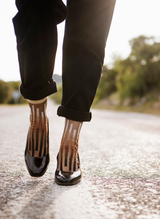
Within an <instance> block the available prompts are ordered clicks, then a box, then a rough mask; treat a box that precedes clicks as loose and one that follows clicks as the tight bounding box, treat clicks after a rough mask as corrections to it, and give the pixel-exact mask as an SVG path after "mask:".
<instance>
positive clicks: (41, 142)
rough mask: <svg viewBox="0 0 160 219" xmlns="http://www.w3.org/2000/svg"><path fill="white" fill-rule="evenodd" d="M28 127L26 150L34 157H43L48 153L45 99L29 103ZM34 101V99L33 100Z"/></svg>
mask: <svg viewBox="0 0 160 219" xmlns="http://www.w3.org/2000/svg"><path fill="white" fill-rule="evenodd" d="M28 102H29V106H30V108H31V115H30V127H29V132H28V141H27V144H28V152H29V154H30V155H31V156H34V157H43V156H45V155H46V154H47V153H48V147H49V139H48V131H49V130H48V118H47V114H46V109H47V99H45V101H44V102H41V103H39V102H38V103H34V104H33V103H31V102H30V101H28ZM34 102H36V101H34Z"/></svg>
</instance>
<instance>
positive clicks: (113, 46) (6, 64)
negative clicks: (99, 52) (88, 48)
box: [0, 0, 160, 81]
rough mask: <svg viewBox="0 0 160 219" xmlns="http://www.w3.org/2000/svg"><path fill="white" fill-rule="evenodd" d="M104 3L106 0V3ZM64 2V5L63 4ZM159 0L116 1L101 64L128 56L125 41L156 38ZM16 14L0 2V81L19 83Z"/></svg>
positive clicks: (8, 1)
mask: <svg viewBox="0 0 160 219" xmlns="http://www.w3.org/2000/svg"><path fill="white" fill-rule="evenodd" d="M106 1H107V0H106ZM64 2H65V1H64ZM159 9H160V0H117V2H116V6H115V11H114V15H113V20H112V24H111V28H110V33H109V36H108V40H107V44H106V48H105V54H106V55H105V59H104V64H107V65H110V64H111V63H112V62H113V57H115V55H116V56H121V57H122V58H126V57H127V56H128V55H129V53H130V46H129V40H131V39H132V38H134V37H138V36H139V35H145V36H155V37H157V38H158V39H159V38H160V30H159V21H160V13H159ZM16 13H17V8H16V6H15V0H0V79H2V80H4V81H12V80H15V81H16V80H20V73H19V65H18V58H17V50H16V38H15V34H14V29H13V24H12V18H13V17H14V16H15V14H16ZM64 24H65V22H63V23H61V24H59V25H58V49H57V54H56V61H55V69H54V73H56V74H60V75H61V74H62V70H61V69H62V64H61V63H62V42H63V36H64Z"/></svg>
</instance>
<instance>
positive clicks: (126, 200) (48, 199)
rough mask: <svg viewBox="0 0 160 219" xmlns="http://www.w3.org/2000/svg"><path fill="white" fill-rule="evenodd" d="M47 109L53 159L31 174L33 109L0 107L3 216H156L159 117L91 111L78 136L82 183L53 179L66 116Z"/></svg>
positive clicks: (51, 106)
mask: <svg viewBox="0 0 160 219" xmlns="http://www.w3.org/2000/svg"><path fill="white" fill-rule="evenodd" d="M56 108H57V106H55V105H54V104H53V103H51V102H49V104H48V116H49V120H50V157H51V162H50V165H49V168H48V170H47V172H46V174H45V175H44V176H43V177H41V178H32V177H30V176H29V174H28V172H27V170H26V167H25V164H24V148H25V144H26V135H27V131H28V126H29V108H28V106H12V107H7V106H0V219H5V218H9V219H10V218H26V219H27V218H37V219H39V218H41V219H42V218H47V219H49V218H53V219H81V218H83V219H94V218H96V219H99V218H106V219H108V218H109V219H110V218H113V219H123V218H135V219H159V218H160V117H159V116H152V115H147V114H140V113H122V112H113V111H105V110H93V119H92V121H91V122H90V123H84V124H83V127H82V131H81V134H80V148H79V153H80V158H81V167H82V171H83V179H82V181H81V183H79V184H77V185H75V186H71V187H62V186H58V185H56V184H55V182H54V171H55V168H56V155H57V152H58V149H59V145H60V141H61V135H62V132H63V126H64V119H63V118H60V117H58V116H57V115H56Z"/></svg>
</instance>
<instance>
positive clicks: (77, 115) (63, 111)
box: [57, 106, 92, 122]
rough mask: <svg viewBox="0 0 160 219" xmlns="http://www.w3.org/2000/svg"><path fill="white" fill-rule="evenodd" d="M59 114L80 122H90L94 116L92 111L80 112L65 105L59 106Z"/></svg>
mask: <svg viewBox="0 0 160 219" xmlns="http://www.w3.org/2000/svg"><path fill="white" fill-rule="evenodd" d="M57 115H58V116H62V117H65V118H67V119H71V120H74V121H79V122H89V121H90V120H91V118H92V113H91V112H80V111H76V110H72V109H69V108H67V107H64V106H60V107H58V110H57Z"/></svg>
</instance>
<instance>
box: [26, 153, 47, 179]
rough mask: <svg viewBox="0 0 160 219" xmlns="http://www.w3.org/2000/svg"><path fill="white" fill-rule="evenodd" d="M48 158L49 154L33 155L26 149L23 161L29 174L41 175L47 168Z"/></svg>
mask: <svg viewBox="0 0 160 219" xmlns="http://www.w3.org/2000/svg"><path fill="white" fill-rule="evenodd" d="M49 160H50V159H49V154H47V155H46V156H43V157H33V156H31V155H30V154H29V152H28V150H26V151H25V162H26V166H27V169H28V172H29V173H30V175H31V176H34V177H39V176H42V175H43V174H44V173H45V172H46V170H47V167H48V164H49Z"/></svg>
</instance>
